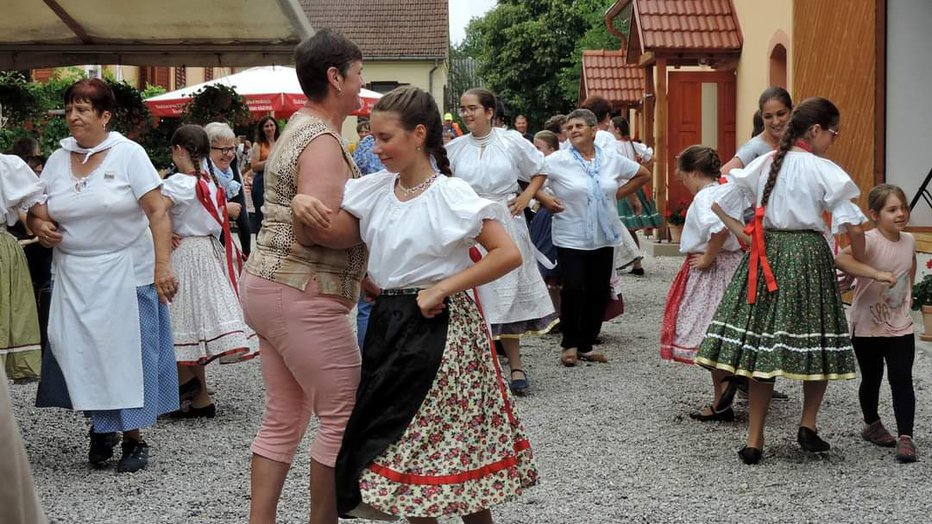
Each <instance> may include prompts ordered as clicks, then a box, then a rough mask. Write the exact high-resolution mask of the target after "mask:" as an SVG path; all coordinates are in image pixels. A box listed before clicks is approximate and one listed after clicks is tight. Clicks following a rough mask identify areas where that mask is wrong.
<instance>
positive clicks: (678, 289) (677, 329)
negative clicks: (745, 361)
mask: <svg viewBox="0 0 932 524" xmlns="http://www.w3.org/2000/svg"><path fill="white" fill-rule="evenodd" d="M697 256H699V255H697V254H690V255H689V256H687V257H686V259H685V260H683V267H682V268H680V272H679V273H677V275H676V278H675V279H674V280H673V284H672V285H671V286H670V291H669V292H668V293H667V303H666V305H665V306H664V311H663V324H662V325H661V327H660V358H662V359H664V360H673V361H676V362H682V363H684V364H692V363H693V360H694V359H695V358H696V353H697V352H698V351H699V344H700V343H701V342H702V339H704V338H705V331H706V329H707V328H708V327H709V323H710V322H711V321H712V315H713V314H715V308H717V307H718V303H719V302H721V300H722V295H724V294H725V288H726V287H728V284H729V283H730V282H731V277H732V276H733V275H734V273H735V269H736V268H737V267H738V264H740V263H741V257H742V253H741V252H740V251H722V252H721V253H719V255H718V256H717V257H715V262H713V263H712V265H711V266H709V267H707V268H705V269H693V268H692V267H690V266H689V262H690V260H692V259H693V258H694V257H697Z"/></svg>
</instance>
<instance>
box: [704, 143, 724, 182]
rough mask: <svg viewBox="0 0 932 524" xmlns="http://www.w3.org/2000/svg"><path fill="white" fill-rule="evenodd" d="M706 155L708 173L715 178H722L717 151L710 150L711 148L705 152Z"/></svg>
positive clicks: (720, 161) (720, 163) (720, 162)
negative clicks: (707, 156)
mask: <svg viewBox="0 0 932 524" xmlns="http://www.w3.org/2000/svg"><path fill="white" fill-rule="evenodd" d="M706 154H707V155H709V158H708V160H707V162H708V164H707V165H708V166H709V173H711V174H713V175H715V178H716V179H718V178H721V176H722V159H721V158H719V156H718V151H716V150H714V149H712V148H711V147H710V148H708V149H707V150H706Z"/></svg>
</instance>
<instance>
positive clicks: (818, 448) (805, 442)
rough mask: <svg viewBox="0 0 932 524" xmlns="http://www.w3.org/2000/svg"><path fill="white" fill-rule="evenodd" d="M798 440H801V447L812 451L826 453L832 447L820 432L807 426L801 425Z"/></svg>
mask: <svg viewBox="0 0 932 524" xmlns="http://www.w3.org/2000/svg"><path fill="white" fill-rule="evenodd" d="M796 442H799V445H800V447H802V448H803V449H804V450H806V451H809V452H811V453H825V452H826V451H828V450H830V449H832V445H831V444H829V443H828V442H826V441H824V440H822V438H821V437H819V434H818V433H816V432H815V431H813V430H811V429H809V428H807V427H806V426H799V433H798V434H797V435H796Z"/></svg>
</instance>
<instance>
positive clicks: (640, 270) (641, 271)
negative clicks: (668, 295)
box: [629, 267, 644, 277]
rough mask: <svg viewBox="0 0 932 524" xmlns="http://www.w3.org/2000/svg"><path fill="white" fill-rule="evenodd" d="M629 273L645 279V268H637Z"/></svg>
mask: <svg viewBox="0 0 932 524" xmlns="http://www.w3.org/2000/svg"><path fill="white" fill-rule="evenodd" d="M629 273H631V274H632V275H637V276H639V277H643V276H644V268H643V267H636V268H634V269H632V270H631V271H629Z"/></svg>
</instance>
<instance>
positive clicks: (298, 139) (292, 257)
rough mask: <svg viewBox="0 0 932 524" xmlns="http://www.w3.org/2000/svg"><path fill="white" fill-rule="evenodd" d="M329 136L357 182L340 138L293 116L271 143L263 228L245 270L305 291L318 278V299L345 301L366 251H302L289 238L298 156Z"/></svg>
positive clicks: (353, 292) (354, 290)
mask: <svg viewBox="0 0 932 524" xmlns="http://www.w3.org/2000/svg"><path fill="white" fill-rule="evenodd" d="M321 135H331V136H333V137H334V138H336V139H337V141H339V143H340V144H341V147H342V148H343V158H344V160H346V163H347V165H348V166H349V167H350V170H351V171H352V176H353V178H359V177H360V173H359V168H358V167H356V164H355V163H354V162H353V158H352V156H351V155H350V154H349V151H347V150H346V147H345V146H343V145H342V144H343V139H342V138H340V136H339V135H337V134H336V133H334V132H333V131H331V130H330V128H329V127H327V125H326V124H325V123H324V121H323V120H321V119H319V118H317V117H314V116H311V115H308V114H305V113H300V112H299V113H295V114H294V116H292V117H291V120H289V121H288V125H287V126H285V129H284V131H283V132H282V135H281V137H280V138H279V139H278V140H277V141H276V142H275V146H274V147H273V148H272V151H271V153H270V154H269V159H268V161H267V162H266V164H265V174H264V176H265V205H263V206H262V212H263V214H264V215H265V218H264V219H263V220H262V229H260V230H259V235H258V237H257V240H256V248H255V249H253V252H252V253H251V254H250V256H249V261H248V262H247V263H246V271H248V272H249V273H251V274H253V275H256V276H259V277H262V278H264V279H267V280H271V281H273V282H278V283H281V284H285V285H287V286H291V287H294V288H297V289H300V290H302V291H304V289H305V287H307V283H308V282H309V281H310V280H311V279H316V280H317V286H318V288H319V290H320V293H321V294H322V295H337V296H341V297H343V298H346V299H348V300H352V301H356V300H358V298H359V283H360V281H361V280H362V278H363V277H364V276H365V274H366V266H367V263H368V258H369V253H368V251H367V250H366V246H365V244H359V245H357V246H354V247H351V248H349V249H330V248H326V247H322V246H315V247H306V246H303V245H301V244H299V243H298V242H297V241H296V240H295V236H294V224H293V222H292V214H291V199H292V198H294V196H295V194H296V193H297V189H298V157H300V156H301V153H302V152H303V151H304V149H305V148H307V146H308V144H310V143H311V141H312V140H314V139H315V138H317V137H319V136H321Z"/></svg>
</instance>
